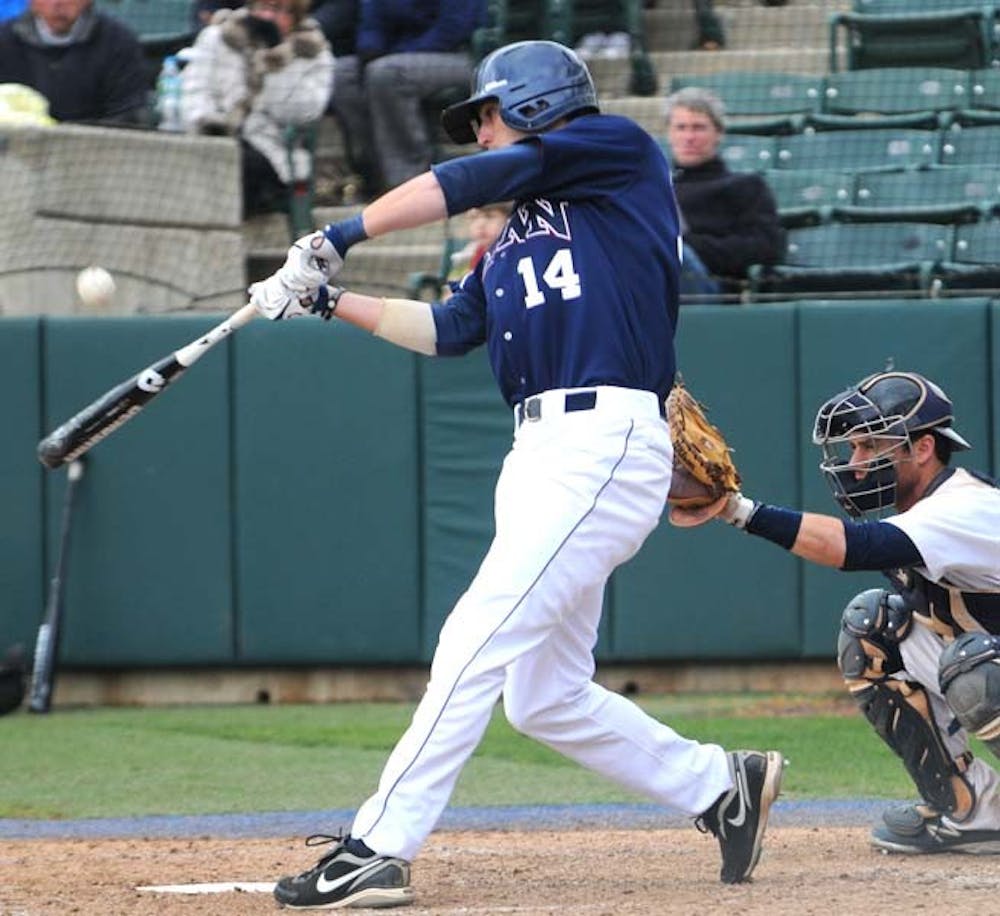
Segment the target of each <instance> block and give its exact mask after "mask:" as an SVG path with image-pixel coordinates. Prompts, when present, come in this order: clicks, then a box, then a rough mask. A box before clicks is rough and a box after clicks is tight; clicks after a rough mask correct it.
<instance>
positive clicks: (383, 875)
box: [274, 834, 413, 910]
mask: <svg viewBox="0 0 1000 916" xmlns="http://www.w3.org/2000/svg"><path fill="white" fill-rule="evenodd" d="M320 843H335V844H336V845H335V846H334V847H333V849H332V850H331V851H330V852H328V853H327V854H326V855H325V856H323V858H322V859H320V860H319V862H317V863H316V864H315V865H314V866H313V867H312V868H310V869H309V870H308V871H304V872H302V874H301V875H296V876H295V877H286V878H282V879H281V880H280V881H278V883H277V884H276V885H275V886H274V897H275V899H276V900H277V901H278V903H280V904H281V905H282V906H287V907H289V908H291V909H298V910H336V909H340V908H347V907H371V908H376V907H390V906H403V905H404V904H407V903H411V902H412V901H413V889H412V888H411V887H410V863H409V862H404V861H403V860H402V859H394V858H391V857H390V856H380V855H377V854H375V853H373V852H371V851H368V854H367V855H364V854H362V853H359V852H358V848H359V846H360V848H361V849H366V847H364V844H359V843H358V842H357V841H354V842H352V841H351V839H350V837H339V836H324V835H322V834H317V835H316V836H311V837H309V838H308V839H307V840H306V845H307V846H316V845H319V844H320ZM348 846H350V847H351V848H348Z"/></svg>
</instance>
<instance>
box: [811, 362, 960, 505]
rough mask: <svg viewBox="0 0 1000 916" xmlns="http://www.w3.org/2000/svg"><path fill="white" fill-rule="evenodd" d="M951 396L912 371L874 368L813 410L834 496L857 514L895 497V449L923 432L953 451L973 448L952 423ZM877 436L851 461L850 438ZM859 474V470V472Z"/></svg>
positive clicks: (823, 464) (816, 435)
mask: <svg viewBox="0 0 1000 916" xmlns="http://www.w3.org/2000/svg"><path fill="white" fill-rule="evenodd" d="M953 421H954V412H953V410H952V406H951V399H950V398H949V397H948V395H946V394H945V393H944V391H942V390H941V388H940V387H938V386H937V385H935V384H934V382H932V381H930V380H929V379H927V378H924V376H922V375H918V374H917V373H916V372H895V371H889V372H877V373H875V375H870V376H868V378H865V379H862V380H861V381H860V382H858V384H857V385H854V386H853V387H851V388H848V389H847V390H846V391H842V392H841V393H840V394H838V395H835V396H834V397H832V398H830V400H829V401H827V402H826V403H825V404H824V405H823V406H822V407H821V408H820V409H819V413H817V415H816V423H815V425H814V427H813V442H814V443H815V444H816V445H819V446H821V447H822V449H823V460H822V461H821V462H820V470H822V471H823V474H824V475H825V476H826V478H827V481H828V483H829V484H830V486H831V488H832V490H833V495H834V498H835V499H836V500H837V502H838V503H840V505H841V507H842V508H843V509H844V510H845V511H847V512H848V513H849V514H851V515H853V516H855V517H858V516H861V515H864V514H866V513H868V512H876V513H878V512H881V511H883V510H885V509H888V508H890V507H891V506H892V505H893V504H894V502H895V499H896V467H895V461H896V450H897V448H898V447H899V446H900V445H907V446H909V445H910V444H911V443H912V441H913V440H914V439H915V438H917V437H918V436H920V435H923V434H925V433H933V434H934V435H935V436H940V437H942V438H944V439H945V440H947V442H948V445H949V446H950V448H951V450H952V451H964V450H965V449H968V448H971V446H970V445H969V443H968V442H966V441H965V439H964V438H963V437H962V436H961V435H959V434H958V433H957V432H956V431H955V429H954V428H953V427H952V423H953ZM855 439H871V440H877V441H878V442H879V444H880V449H881V450H880V451H879V452H878V453H877V454H876V455H874V456H871V457H868V458H866V460H865V461H864V462H863V463H860V464H854V463H852V460H851V457H850V443H851V441H852V440H855ZM859 474H860V475H862V476H860V477H859V476H858V475H859Z"/></svg>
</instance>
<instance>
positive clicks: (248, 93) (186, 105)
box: [181, 0, 333, 216]
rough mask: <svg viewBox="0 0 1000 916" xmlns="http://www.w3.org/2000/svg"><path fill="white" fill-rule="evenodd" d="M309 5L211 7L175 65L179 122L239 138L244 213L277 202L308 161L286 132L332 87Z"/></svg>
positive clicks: (301, 0) (287, 0)
mask: <svg viewBox="0 0 1000 916" xmlns="http://www.w3.org/2000/svg"><path fill="white" fill-rule="evenodd" d="M309 6H310V0H253V2H251V3H249V4H247V6H246V7H244V8H242V9H236V10H228V9H223V10H219V11H218V12H216V13H215V15H214V16H213V17H212V20H211V22H210V23H209V25H207V26H206V27H205V28H204V29H202V31H201V32H200V33H199V34H198V38H197V39H196V40H195V43H194V47H193V48H192V50H191V53H190V60H189V62H188V64H187V66H186V67H185V68H184V70H183V71H182V86H183V90H182V97H181V118H182V122H183V126H184V129H185V130H186V131H188V132H190V133H200V134H220V135H227V134H228V135H230V136H235V137H238V138H239V139H240V143H241V147H242V160H243V205H244V216H251V215H254V214H256V213H261V212H268V211H274V210H283V209H285V207H286V206H287V201H288V190H289V187H290V186H291V185H292V183H293V182H296V181H302V180H305V179H307V178H308V176H309V173H310V170H311V168H312V162H311V156H310V153H309V151H308V150H307V149H306V148H305V147H304V146H303V145H302V143H301V142H298V143H293V144H292V145H291V146H290V145H289V143H288V140H287V139H286V138H287V136H288V128H290V127H296V126H301V125H304V124H308V123H309V122H311V121H315V120H317V119H319V118H320V117H321V116H322V114H323V111H324V110H325V108H326V105H327V102H328V101H329V97H330V92H331V90H332V87H333V54H332V53H331V52H330V48H329V45H328V44H327V41H326V38H325V36H324V35H323V32H322V30H321V29H320V27H319V26H318V25H317V23H316V22H314V21H313V20H312V19H310V18H308V12H309Z"/></svg>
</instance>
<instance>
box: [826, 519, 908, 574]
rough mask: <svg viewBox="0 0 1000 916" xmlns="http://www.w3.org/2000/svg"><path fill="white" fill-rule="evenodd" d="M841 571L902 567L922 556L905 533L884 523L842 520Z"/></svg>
mask: <svg viewBox="0 0 1000 916" xmlns="http://www.w3.org/2000/svg"><path fill="white" fill-rule="evenodd" d="M844 537H845V539H846V541H847V551H846V554H845V557H844V565H843V566H842V567H841V569H844V570H860V569H872V570H883V569H905V568H906V567H909V566H919V565H921V564H922V563H923V557H921V556H920V551H919V550H917V546H916V544H914V543H913V541H911V540H910V538H909V535H907V534H906V533H905V532H903V531H902V530H901V529H900V528H897V527H896V526H895V525H890V524H889V523H888V522H844Z"/></svg>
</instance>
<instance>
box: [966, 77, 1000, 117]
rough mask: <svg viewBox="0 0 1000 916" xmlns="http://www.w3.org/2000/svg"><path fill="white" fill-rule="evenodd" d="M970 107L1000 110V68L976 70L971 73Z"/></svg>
mask: <svg viewBox="0 0 1000 916" xmlns="http://www.w3.org/2000/svg"><path fill="white" fill-rule="evenodd" d="M969 107H970V108H986V109H991V110H1000V70H994V69H990V70H975V71H973V72H972V73H971V74H970V75H969Z"/></svg>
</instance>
